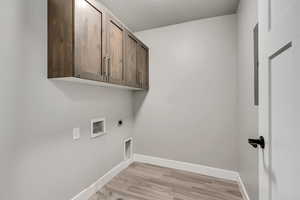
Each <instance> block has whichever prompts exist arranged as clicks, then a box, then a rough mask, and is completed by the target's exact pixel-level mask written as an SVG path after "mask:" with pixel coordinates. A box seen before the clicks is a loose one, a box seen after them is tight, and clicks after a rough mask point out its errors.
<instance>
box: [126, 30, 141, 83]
mask: <svg viewBox="0 0 300 200" xmlns="http://www.w3.org/2000/svg"><path fill="white" fill-rule="evenodd" d="M137 45H138V43H137V40H136V39H135V38H134V37H133V36H131V34H129V33H127V34H126V47H125V63H126V65H125V82H126V85H128V86H132V87H137V86H138V82H137V70H138V69H137Z"/></svg>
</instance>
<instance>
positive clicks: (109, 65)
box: [107, 57, 111, 78]
mask: <svg viewBox="0 0 300 200" xmlns="http://www.w3.org/2000/svg"><path fill="white" fill-rule="evenodd" d="M107 65H108V77H109V78H111V58H110V57H109V58H108V61H107Z"/></svg>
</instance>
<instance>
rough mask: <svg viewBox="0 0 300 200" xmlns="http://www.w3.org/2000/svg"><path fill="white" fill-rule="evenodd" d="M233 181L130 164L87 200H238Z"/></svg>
mask: <svg viewBox="0 0 300 200" xmlns="http://www.w3.org/2000/svg"><path fill="white" fill-rule="evenodd" d="M242 199H243V198H242V195H241V193H240V190H239V186H238V184H237V183H236V182H233V181H228V180H223V179H219V178H214V177H209V176H205V175H201V174H195V173H191V172H186V171H181V170H175V169H169V168H165V167H159V166H154V165H149V164H143V163H133V164H131V165H130V166H129V167H128V168H127V169H125V170H124V171H122V172H121V173H120V174H119V175H117V176H116V177H115V178H113V179H112V180H111V181H110V182H109V183H108V184H107V185H105V186H104V187H103V189H101V190H100V191H98V192H97V193H96V194H95V195H93V196H92V197H91V198H90V199H89V200H242Z"/></svg>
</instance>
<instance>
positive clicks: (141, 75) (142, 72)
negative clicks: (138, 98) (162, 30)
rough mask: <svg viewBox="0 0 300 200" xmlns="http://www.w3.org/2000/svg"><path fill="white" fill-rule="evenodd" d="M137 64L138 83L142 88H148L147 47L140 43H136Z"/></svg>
mask: <svg viewBox="0 0 300 200" xmlns="http://www.w3.org/2000/svg"><path fill="white" fill-rule="evenodd" d="M137 65H138V81H139V85H140V87H141V88H143V89H149V71H148V65H149V61H148V49H147V48H146V47H144V46H143V45H141V44H139V45H138V54H137Z"/></svg>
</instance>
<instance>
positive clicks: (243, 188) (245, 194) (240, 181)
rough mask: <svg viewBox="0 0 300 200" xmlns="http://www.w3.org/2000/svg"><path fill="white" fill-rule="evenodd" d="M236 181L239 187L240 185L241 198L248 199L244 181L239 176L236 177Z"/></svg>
mask: <svg viewBox="0 0 300 200" xmlns="http://www.w3.org/2000/svg"><path fill="white" fill-rule="evenodd" d="M238 183H239V187H240V191H241V193H242V196H243V199H244V200H250V198H249V195H248V192H247V190H246V187H245V185H244V182H243V180H242V178H241V176H239V177H238Z"/></svg>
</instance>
